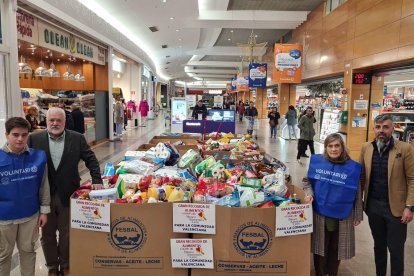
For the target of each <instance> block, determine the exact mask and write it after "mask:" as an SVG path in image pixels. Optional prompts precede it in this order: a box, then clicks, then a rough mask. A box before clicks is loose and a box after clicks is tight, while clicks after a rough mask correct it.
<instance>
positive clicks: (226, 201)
mask: <svg viewBox="0 0 414 276" xmlns="http://www.w3.org/2000/svg"><path fill="white" fill-rule="evenodd" d="M215 204H216V205H219V206H228V207H240V194H239V191H238V190H237V189H234V191H233V192H232V193H231V194H229V195H226V196H223V197H222V198H219V199H218V200H217V201H216V203H215Z"/></svg>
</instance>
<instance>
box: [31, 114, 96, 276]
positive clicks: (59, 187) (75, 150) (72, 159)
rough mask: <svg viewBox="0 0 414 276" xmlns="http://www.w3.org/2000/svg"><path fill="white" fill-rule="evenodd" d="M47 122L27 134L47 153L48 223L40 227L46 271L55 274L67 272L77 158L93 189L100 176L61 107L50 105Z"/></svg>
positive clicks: (91, 153) (34, 144)
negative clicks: (83, 167)
mask: <svg viewBox="0 0 414 276" xmlns="http://www.w3.org/2000/svg"><path fill="white" fill-rule="evenodd" d="M46 125H47V131H43V132H38V133H34V134H32V135H30V137H29V147H31V148H34V149H41V150H44V151H45V152H46V156H47V166H48V178H49V184H50V195H51V204H50V207H51V213H50V214H49V215H48V224H47V225H46V226H45V227H43V228H42V237H41V244H42V248H43V253H44V255H45V259H46V266H47V268H48V269H49V275H58V274H59V271H60V272H61V273H63V274H64V275H69V228H70V222H69V214H70V209H69V202H70V196H71V195H72V193H73V192H74V191H75V190H76V189H77V188H78V187H79V186H80V176H79V171H78V164H79V161H80V160H83V161H84V162H85V165H86V167H87V168H88V169H89V171H90V174H91V177H92V183H94V184H93V186H92V187H93V188H94V189H102V179H101V173H100V169H99V163H98V160H97V159H96V156H95V154H94V152H93V151H92V150H91V149H90V147H89V145H88V144H87V142H86V139H85V137H84V136H83V135H82V134H80V133H77V132H75V131H71V130H68V129H65V111H64V110H63V109H61V108H55V107H53V108H50V109H49V110H48V112H47V115H46ZM57 231H58V232H59V238H58V239H57V236H56V232H57Z"/></svg>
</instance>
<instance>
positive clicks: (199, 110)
mask: <svg viewBox="0 0 414 276" xmlns="http://www.w3.org/2000/svg"><path fill="white" fill-rule="evenodd" d="M198 114H202V117H203V120H204V119H206V117H207V107H206V106H205V105H204V104H203V101H202V100H199V101H198V102H197V105H196V106H194V109H193V114H192V115H191V117H193V118H194V119H195V120H198Z"/></svg>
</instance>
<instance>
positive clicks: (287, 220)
mask: <svg viewBox="0 0 414 276" xmlns="http://www.w3.org/2000/svg"><path fill="white" fill-rule="evenodd" d="M312 232H313V214H312V205H311V204H299V205H289V206H284V207H277V208H276V231H275V236H276V237H284V236H295V235H301V234H309V233H312Z"/></svg>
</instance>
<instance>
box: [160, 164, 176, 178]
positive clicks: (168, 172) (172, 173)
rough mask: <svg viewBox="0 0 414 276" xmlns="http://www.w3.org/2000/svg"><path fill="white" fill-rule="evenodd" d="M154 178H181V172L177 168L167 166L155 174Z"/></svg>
mask: <svg viewBox="0 0 414 276" xmlns="http://www.w3.org/2000/svg"><path fill="white" fill-rule="evenodd" d="M154 176H168V177H169V178H179V177H180V170H179V169H178V168H177V167H175V166H165V167H162V168H160V169H158V170H156V171H155V172H154Z"/></svg>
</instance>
